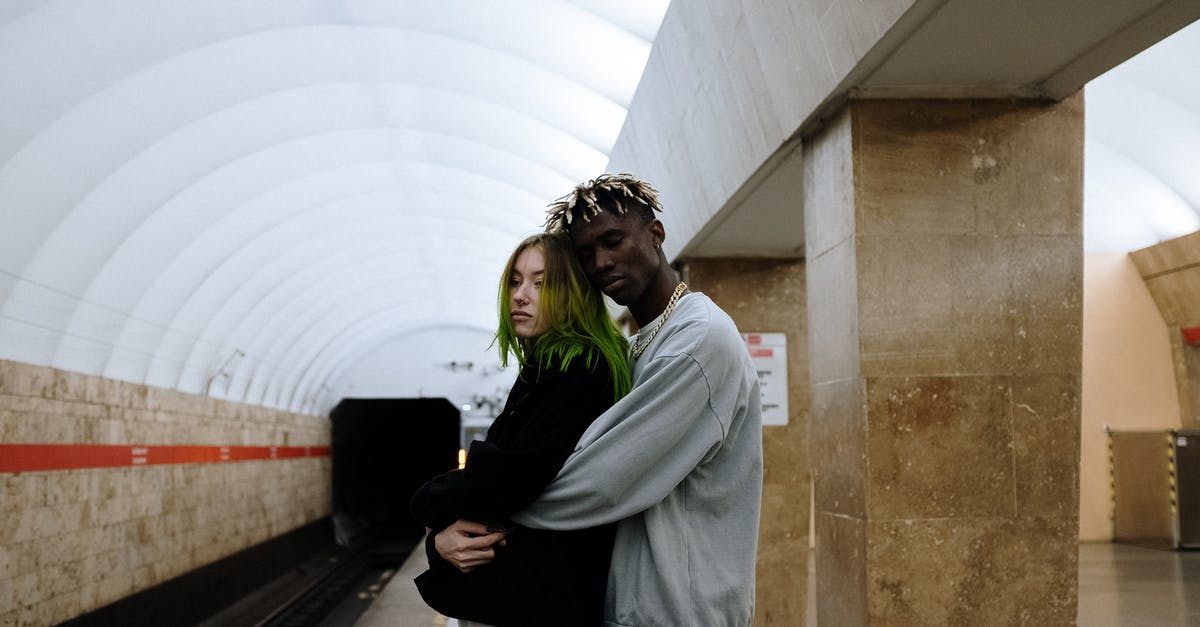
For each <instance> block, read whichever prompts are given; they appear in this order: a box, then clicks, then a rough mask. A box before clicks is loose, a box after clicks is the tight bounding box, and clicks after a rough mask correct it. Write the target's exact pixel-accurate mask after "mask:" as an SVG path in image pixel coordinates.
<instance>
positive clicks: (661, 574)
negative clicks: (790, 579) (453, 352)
mask: <svg viewBox="0 0 1200 627" xmlns="http://www.w3.org/2000/svg"><path fill="white" fill-rule="evenodd" d="M648 326H649V325H648ZM761 498H762V411H761V408H760V406H759V389H758V377H757V376H756V373H755V371H754V367H753V365H752V364H751V362H750V356H749V353H748V351H747V350H746V345H745V343H744V341H743V340H742V337H741V335H740V334H739V333H738V330H737V327H735V326H734V324H733V321H732V320H730V318H729V316H728V315H726V314H725V312H723V311H721V309H720V308H719V307H717V306H716V304H714V303H713V302H712V300H710V299H709V298H708V297H707V296H705V295H703V294H699V293H692V294H687V295H685V296H684V297H683V298H681V299H680V301H679V303H678V304H677V306H676V308H675V311H674V312H673V313H672V314H671V316H670V317H669V318H668V319H667V321H666V324H665V325H664V326H663V328H662V330H661V331H660V332H659V333H658V336H657V337H656V338H655V339H654V341H653V342H652V343H651V345H650V347H649V348H647V349H646V352H645V353H643V354H642V356H641V357H640V358H639V359H638V360H637V361H636V362H635V364H634V369H633V391H632V392H630V394H629V395H628V396H626V397H625V398H623V399H621V400H620V401H618V402H617V404H615V405H613V407H612V408H611V409H609V410H608V411H606V412H605V413H604V414H602V415H601V416H600V417H599V418H597V419H596V420H595V422H593V423H592V425H591V427H590V428H588V430H587V431H585V432H584V434H583V437H582V438H580V440H579V444H577V445H576V447H575V452H574V453H572V455H571V457H570V458H569V459H568V460H567V463H566V464H565V465H564V466H563V468H562V470H561V471H560V472H559V474H558V476H557V477H556V478H555V479H554V481H553V482H552V483H551V484H550V485H549V486H548V487H547V488H546V491H545V492H543V493H542V495H541V496H540V497H539V498H538V500H537V501H535V502H534V503H533V504H531V505H530V506H529V507H528V508H526V509H525V510H523V511H521V512H519V513H518V514H517V515H516V516H514V517H513V518H514V520H515V522H517V523H519V524H522V525H526V526H529V527H537V528H543V529H579V528H583V527H593V526H596V525H602V524H605V523H611V522H614V521H617V522H618V525H617V538H616V544H615V545H614V547H613V557H612V564H611V566H610V568H609V574H608V593H607V601H606V608H605V625H607V626H610V627H625V626H628V627H653V626H659V625H661V626H672V627H704V626H710V625H711V626H714V627H715V626H729V627H734V626H737V627H743V626H746V625H749V624H750V622H751V619H752V618H753V615H754V563H755V553H756V551H757V548H758V518H759V508H760V502H761Z"/></svg>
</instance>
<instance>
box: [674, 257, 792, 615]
mask: <svg viewBox="0 0 1200 627" xmlns="http://www.w3.org/2000/svg"><path fill="white" fill-rule="evenodd" d="M804 274H805V273H804V262H803V261H797V260H780V259H690V260H688V261H687V262H686V263H685V265H684V280H685V281H687V283H688V285H689V286H690V287H691V288H692V289H694V290H698V291H701V292H704V293H705V294H707V295H708V296H709V298H712V299H713V301H714V302H716V303H717V305H719V306H720V307H721V308H722V309H724V310H725V311H726V312H727V313H728V314H729V316H730V317H731V318H733V321H734V322H735V323H737V326H738V329H740V330H741V331H742V332H743V333H751V332H769V333H784V334H786V336H787V357H788V359H787V367H788V373H787V374H788V424H787V425H780V426H767V427H764V428H763V508H762V521H761V524H760V525H759V535H758V542H759V548H758V568H757V573H756V579H757V594H756V606H755V613H754V624H755V625H756V626H766V625H779V626H780V627H794V626H795V625H803V624H804V620H805V596H806V592H807V586H808V538H809V509H810V508H809V499H810V486H811V480H810V475H809V471H808V436H807V433H808V407H809V394H808V325H807V316H806V315H805V307H804V298H805V291H804Z"/></svg>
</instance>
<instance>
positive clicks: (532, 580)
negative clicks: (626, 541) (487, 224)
mask: <svg viewBox="0 0 1200 627" xmlns="http://www.w3.org/2000/svg"><path fill="white" fill-rule="evenodd" d="M499 309H500V324H499V329H498V330H497V331H496V344H497V345H498V346H499V349H500V361H501V363H502V364H504V365H507V364H508V363H509V361H510V360H512V359H515V360H516V362H517V364H518V365H519V366H520V373H519V374H518V376H517V380H516V382H515V383H514V384H513V388H512V391H511V392H510V393H509V396H508V400H507V402H506V403H505V406H504V410H503V411H502V412H501V413H500V415H499V416H497V417H496V420H495V421H494V422H493V423H492V426H491V428H490V429H488V434H487V439H486V440H484V441H481V442H479V441H477V442H474V443H472V445H471V448H470V451H469V452H468V454H467V463H466V466H465V467H464V468H463V469H462V470H460V471H451V472H448V473H445V474H443V475H440V476H438V477H435V478H434V479H432V480H430V481H429V482H428V483H426V484H425V485H424V486H422V487H421V488H420V489H419V490H417V492H416V494H415V495H414V496H413V499H412V511H413V515H414V516H415V517H416V518H417V520H418V521H420V522H422V523H423V524H425V526H426V527H428V528H429V529H430V532H429V534H428V536H427V538H426V553H427V554H428V556H429V562H430V568H429V570H428V571H426V572H424V573H422V574H421V575H420V576H419V577H417V579H416V583H417V588H418V589H419V590H420V592H421V596H422V597H423V598H424V599H425V601H426V602H427V603H429V605H430V607H432V608H434V609H435V610H438V611H439V612H441V613H443V614H445V615H447V616H452V617H455V618H459V619H462V620H465V621H476V622H479V623H483V624H488V625H496V626H498V627H505V626H508V625H513V626H521V627H528V626H535V627H536V626H539V625H580V626H585V625H599V624H600V623H601V621H602V618H603V615H604V611H603V610H604V608H603V604H604V592H605V585H606V582H607V577H608V563H609V558H610V554H611V552H612V541H613V526H612V525H606V526H603V527H595V528H590V529H581V530H574V531H550V530H543V529H531V528H527V527H520V526H516V525H514V524H513V523H511V522H510V521H509V517H510V516H511V515H512V514H514V513H516V512H518V511H520V510H521V509H522V508H524V507H525V506H526V505H528V504H529V503H531V502H533V500H534V499H536V498H537V496H538V495H539V494H540V493H541V492H542V490H543V489H544V488H545V487H546V486H547V485H548V484H549V483H550V481H551V480H553V479H554V477H555V475H556V474H558V471H559V470H560V469H561V468H562V465H563V463H564V462H565V461H566V459H567V457H568V456H569V455H570V454H571V452H572V451H573V450H574V448H575V444H576V442H577V441H578V440H579V437H580V436H581V435H582V434H583V432H584V430H586V429H587V427H588V426H589V425H590V424H591V423H592V421H593V420H594V419H595V418H596V417H597V416H599V415H600V414H601V413H603V412H604V410H606V409H608V407H609V406H611V405H612V404H613V403H614V402H615V401H616V400H617V399H619V398H621V397H622V396H624V395H625V394H626V393H628V392H629V388H630V371H629V361H628V359H629V357H628V354H629V352H628V351H629V348H628V344H627V342H626V340H625V338H624V337H623V336H622V335H621V333H620V331H619V330H618V329H617V327H616V326H615V325H614V324H613V322H612V318H611V317H610V316H609V314H608V309H607V308H606V307H605V305H604V300H603V297H602V296H601V294H600V292H599V291H597V290H596V289H595V288H594V287H592V285H591V284H590V283H589V282H588V280H587V277H586V275H585V274H584V272H583V268H582V267H581V266H580V264H579V261H578V259H577V258H576V256H575V252H574V250H573V248H572V245H571V242H570V240H569V239H568V238H567V236H566V235H564V234H562V233H541V234H538V235H534V236H532V237H529V238H527V239H525V240H524V241H522V242H521V243H520V244H519V245H518V246H517V248H516V250H514V251H513V253H512V255H511V256H510V257H509V259H508V263H507V264H506V265H505V267H504V272H503V274H501V277H500V291H499ZM466 521H486V522H487V525H486V526H483V525H478V524H477V523H467V522H466ZM456 522H457V523H459V524H470V525H477V526H478V528H477V529H476V530H475V531H476V534H477V535H478V536H480V537H490V538H491V540H494V541H495V543H494V544H492V545H491V546H490V548H486V549H484V550H482V551H480V553H479V561H478V562H472V561H470V560H468V561H465V562H460V563H456V564H451V563H449V562H447V561H445V560H444V559H442V557H441V556H440V555H439V553H438V551H437V548H436V546H435V542H436V539H435V538H436V537H437V534H438V532H440V531H441V530H443V529H445V528H446V527H448V526H450V525H452V524H455V523H456Z"/></svg>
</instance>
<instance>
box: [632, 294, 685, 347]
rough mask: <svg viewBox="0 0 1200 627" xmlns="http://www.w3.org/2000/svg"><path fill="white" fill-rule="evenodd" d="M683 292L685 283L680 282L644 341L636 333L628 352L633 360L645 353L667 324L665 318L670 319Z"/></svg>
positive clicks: (640, 335)
mask: <svg viewBox="0 0 1200 627" xmlns="http://www.w3.org/2000/svg"><path fill="white" fill-rule="evenodd" d="M685 290H687V283H684V282H683V281H680V282H679V285H676V286H675V291H674V292H673V293H672V294H671V300H669V301H667V308H666V309H664V310H663V312H662V315H661V316H659V317H658V324H656V325H654V329H653V330H651V331H650V333H649V334H648V335H647V336H646V339H645V340H644V341H643V340H642V334H641V333H638V334H637V335H635V336H634V338H633V346H632V347H631V350H630V354H632V355H633V357H632V358H633V359H637V358H638V357H641V356H642V353H644V352H646V348H647V347H648V346H650V342H653V341H654V336H656V335H658V331H659V329H661V328H663V325H664V324H666V323H667V318H670V317H671V312H672V311H675V303H678V302H679V297H680V296H683V292H684V291H685Z"/></svg>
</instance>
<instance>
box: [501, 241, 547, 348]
mask: <svg viewBox="0 0 1200 627" xmlns="http://www.w3.org/2000/svg"><path fill="white" fill-rule="evenodd" d="M545 275H546V258H545V256H544V255H542V251H541V250H540V249H538V248H534V247H532V246H531V247H529V248H526V249H525V250H523V251H521V254H520V255H518V256H517V262H516V263H515V264H513V270H512V275H511V276H509V277H508V300H509V303H508V304H509V312H508V315H509V316H510V317H511V319H512V325H513V332H515V333H516V335H517V337H519V338H523V339H530V338H535V337H537V336H539V335H541V334H543V333H545V332H546V329H548V328H549V327H550V322H549V321H548V320H545V319H543V317H542V315H541V308H540V307H539V296H540V295H541V291H542V278H543V277H544V276H545Z"/></svg>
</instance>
